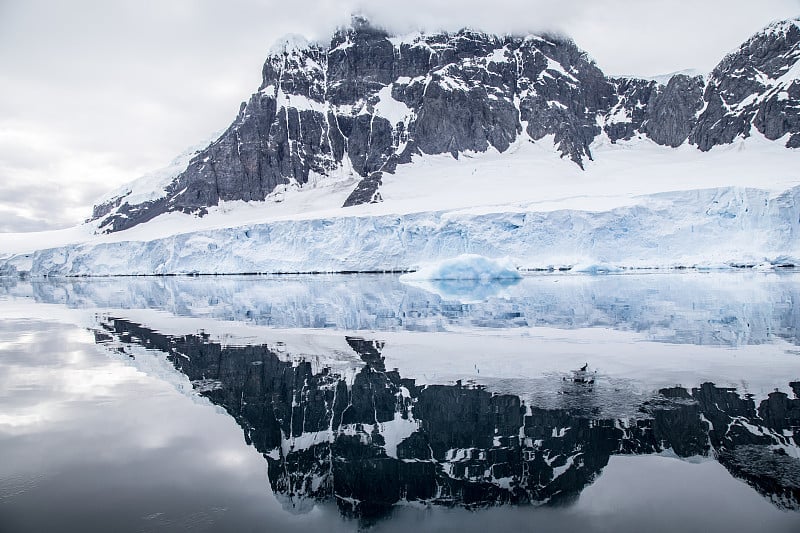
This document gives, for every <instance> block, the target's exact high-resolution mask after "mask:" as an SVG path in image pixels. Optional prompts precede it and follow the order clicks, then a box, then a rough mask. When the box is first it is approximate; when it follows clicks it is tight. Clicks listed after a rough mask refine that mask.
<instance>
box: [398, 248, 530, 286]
mask: <svg viewBox="0 0 800 533" xmlns="http://www.w3.org/2000/svg"><path fill="white" fill-rule="evenodd" d="M521 277H522V276H521V275H520V273H519V272H518V271H517V267H516V266H515V265H514V263H513V262H512V261H511V259H509V258H507V257H505V258H502V259H491V258H489V257H484V256H482V255H478V254H461V255H459V256H458V257H454V258H452V259H445V260H443V261H438V262H436V263H432V264H428V265H426V266H424V267H423V268H420V269H419V270H417V271H416V272H410V273H408V274H403V275H402V276H400V280H401V281H422V280H459V281H463V280H474V281H481V282H488V281H491V280H513V279H520V278H521Z"/></svg>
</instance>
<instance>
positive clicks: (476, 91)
mask: <svg viewBox="0 0 800 533" xmlns="http://www.w3.org/2000/svg"><path fill="white" fill-rule="evenodd" d="M798 43H800V26H799V25H798V19H791V20H786V21H780V22H776V23H774V24H772V25H770V26H767V27H766V28H764V29H763V30H761V31H760V32H758V33H756V34H754V35H753V37H751V38H750V39H749V40H748V41H746V42H745V43H744V44H743V45H742V46H741V47H740V48H739V49H738V50H736V51H734V52H732V53H731V54H728V55H727V56H726V57H725V58H724V59H723V60H722V61H721V62H720V64H719V65H718V66H717V68H715V69H714V71H712V73H711V74H710V75H709V76H708V79H707V80H704V79H703V77H702V76H687V75H685V74H676V75H674V76H672V77H671V78H670V79H669V81H668V82H667V83H666V85H662V84H659V83H658V82H657V81H654V80H646V79H636V78H627V77H619V78H613V77H608V76H606V75H605V74H603V73H602V71H600V69H599V68H598V67H597V66H596V65H595V64H594V63H593V62H592V61H591V60H590V59H589V57H588V56H587V54H586V53H585V52H584V51H582V50H580V49H579V48H578V47H577V46H576V45H575V43H574V42H572V41H571V40H569V39H568V38H565V37H563V36H558V35H545V36H532V35H529V36H525V37H521V36H496V35H489V34H486V33H482V32H478V31H474V30H461V31H459V32H455V33H452V32H450V33H448V32H438V33H432V34H422V33H419V34H411V35H409V36H404V37H393V36H391V35H390V34H389V33H388V32H386V31H385V30H382V29H380V28H376V27H374V26H372V25H371V24H370V23H369V22H368V21H367V20H366V19H363V18H357V17H356V18H354V20H353V24H352V25H351V27H349V28H344V29H340V30H339V31H337V32H336V33H335V34H334V36H333V38H332V39H331V41H330V43H329V44H328V45H327V46H326V45H324V44H320V43H309V42H308V41H306V40H305V39H304V38H297V37H292V38H290V39H289V40H286V39H283V40H279V43H278V47H277V48H273V50H272V53H271V55H270V56H269V57H268V58H267V60H266V61H265V63H264V66H263V68H262V83H261V85H260V87H259V90H258V92H256V93H254V94H253V95H252V96H251V97H250V99H249V100H248V101H247V102H244V103H243V104H242V106H241V107H240V112H239V115H238V116H237V118H236V120H235V121H234V122H233V124H232V125H231V126H230V127H229V128H228V129H227V130H226V131H225V132H224V133H223V134H222V135H221V136H220V137H219V138H218V139H217V140H216V141H214V142H212V143H211V144H210V145H209V146H207V147H206V148H205V149H204V150H201V151H200V152H198V153H197V154H196V155H194V157H192V158H191V159H190V161H189V162H188V164H187V167H186V169H185V170H184V171H183V172H180V173H178V174H177V175H176V176H175V177H174V178H173V179H172V181H171V182H170V183H169V184H167V185H166V187H165V188H164V191H163V195H161V196H159V197H158V198H155V199H149V200H147V201H143V202H139V203H136V202H132V201H130V200H133V198H129V195H126V194H122V195H120V196H117V197H114V198H110V199H108V200H107V201H106V202H104V203H100V204H98V205H96V206H95V208H94V211H93V216H92V220H94V221H96V224H97V226H98V228H99V229H100V230H101V231H104V232H114V231H121V230H124V229H127V228H130V227H133V226H135V225H138V224H140V223H142V222H146V221H148V220H151V219H153V218H155V217H156V216H158V215H160V214H163V213H167V212H173V211H179V212H185V213H195V214H199V215H203V214H205V213H206V212H207V210H208V208H209V207H211V206H215V205H218V204H219V203H220V202H224V201H233V200H244V201H261V200H264V199H265V198H266V197H267V196H268V195H270V194H271V193H273V192H274V191H275V190H276V189H277V188H278V187H280V186H286V185H288V184H296V185H297V186H299V187H302V186H303V185H305V184H307V183H308V182H309V181H310V180H311V179H313V180H317V179H323V180H324V179H327V178H329V177H330V176H331V175H333V174H334V173H337V172H338V173H345V174H352V175H354V176H358V177H359V178H360V181H359V182H358V184H357V185H356V187H355V189H354V190H353V191H352V193H351V194H350V195H349V197H348V198H347V200H346V201H345V202H344V206H351V205H358V204H362V203H368V202H375V201H380V200H381V193H380V189H381V186H382V182H383V178H384V176H385V174H387V173H388V174H392V173H394V172H395V170H396V169H397V167H398V165H407V164H408V163H411V161H412V159H414V158H415V157H419V156H426V155H435V154H448V153H449V154H451V155H452V156H453V157H455V158H458V157H460V156H461V155H463V154H465V153H470V152H485V151H487V150H490V149H494V150H497V151H498V152H501V153H503V152H505V151H506V150H508V148H509V146H511V145H512V144H513V143H514V142H515V141H517V140H518V139H519V138H520V136H527V137H528V138H529V140H531V141H533V142H539V141H542V140H543V139H545V138H550V137H551V136H552V139H553V143H554V144H555V148H556V150H557V152H558V153H559V155H560V157H562V158H565V159H568V160H571V161H572V162H574V163H575V164H576V165H578V166H579V167H580V168H583V167H584V164H585V162H586V161H588V160H591V159H592V158H593V153H592V150H591V148H590V145H591V144H592V142H593V141H595V140H596V139H598V138H600V137H603V136H605V137H607V138H608V140H609V141H610V142H611V143H616V142H619V141H621V140H626V139H632V138H635V137H644V138H649V139H651V140H652V141H654V142H655V143H657V144H661V145H664V146H672V147H677V146H680V145H682V144H686V143H688V144H692V145H694V146H696V147H697V148H699V149H700V150H702V151H708V150H710V149H711V148H713V147H714V146H719V145H723V144H730V143H731V142H733V141H734V140H735V139H736V138H740V137H748V136H749V135H751V133H752V128H755V129H756V130H757V131H758V132H759V133H760V134H762V135H763V136H765V137H766V138H768V139H770V140H777V139H784V138H786V142H785V144H786V146H787V147H790V148H796V147H798V146H800V81H798V78H800V75H798V74H799V72H798V70H799V69H800V66H798V65H800V63H798V62H797V60H798V58H800V45H799V44H798ZM275 52H277V53H275ZM412 166H413V165H412ZM421 193H422V194H424V191H421ZM156 196H157V195H156Z"/></svg>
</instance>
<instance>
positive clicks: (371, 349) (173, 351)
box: [0, 273, 800, 533]
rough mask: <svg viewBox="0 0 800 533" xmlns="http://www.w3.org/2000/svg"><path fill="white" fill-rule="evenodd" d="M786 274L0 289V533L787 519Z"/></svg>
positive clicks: (620, 527) (793, 420) (733, 527)
mask: <svg viewBox="0 0 800 533" xmlns="http://www.w3.org/2000/svg"><path fill="white" fill-rule="evenodd" d="M799 395H800V274H795V273H783V274H762V273H711V274H700V273H684V274H654V275H621V276H595V277H592V276H563V275H562V276H557V275H539V276H531V277H526V278H524V279H523V280H521V281H520V282H519V283H515V284H493V285H480V284H477V285H476V284H470V283H440V284H427V285H420V286H408V285H405V284H403V283H401V282H399V281H398V279H397V278H396V277H394V276H321V277H282V278H227V277H226V278H186V279H184V278H160V279H152V278H148V279H111V280H103V279H96V280H67V281H46V282H28V281H17V280H7V279H6V280H0V532H3V533H7V532H36V531H56V530H57V531H76V532H77V531H80V532H89V531H98V532H99V531H136V532H140V531H141V532H149V531H153V532H162V531H242V532H246V531H259V532H261V531H263V532H273V531H356V530H370V531H408V530H410V529H413V530H416V531H458V532H464V531H504V530H509V531H514V530H519V531H532V530H542V531H576V530H579V529H580V530H585V531H675V530H681V531H698V532H700V531H787V532H788V531H800V512H798V510H799V509H800V446H799V445H800V399H798V396H799Z"/></svg>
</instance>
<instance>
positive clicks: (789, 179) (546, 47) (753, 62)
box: [0, 18, 800, 276]
mask: <svg viewBox="0 0 800 533" xmlns="http://www.w3.org/2000/svg"><path fill="white" fill-rule="evenodd" d="M798 59H800V19H794V20H787V21H782V22H777V23H774V24H772V25H770V26H768V27H767V28H765V29H763V30H762V31H760V32H758V33H756V34H755V35H754V36H753V37H751V38H750V39H749V40H748V41H747V42H745V43H744V44H743V45H742V46H741V47H740V48H739V49H737V50H736V51H734V52H732V53H731V54H729V55H728V56H727V57H725V58H724V59H723V60H722V61H721V62H720V64H719V65H718V66H717V67H716V68H715V69H714V71H713V72H711V73H710V74H709V75H708V76H699V75H694V73H692V72H689V73H686V72H683V73H673V74H671V75H667V76H664V77H659V78H656V79H639V78H632V77H609V76H606V75H604V74H603V72H601V71H600V69H599V68H598V67H597V66H596V65H595V64H594V63H593V62H592V61H591V59H590V58H589V57H588V56H587V55H586V54H585V53H584V52H583V51H581V50H580V49H578V47H577V46H576V45H575V44H574V43H573V42H572V41H571V40H569V39H568V38H565V37H562V36H556V35H544V36H534V35H528V36H495V35H488V34H485V33H480V32H475V31H468V30H462V31H459V32H457V33H433V34H419V33H417V34H412V35H405V36H400V37H396V36H391V35H389V34H388V33H387V32H386V31H384V30H382V29H379V28H375V27H373V26H371V25H370V24H369V23H368V22H367V21H365V20H363V19H359V18H355V19H354V20H353V24H352V26H351V27H348V28H345V29H342V30H340V31H338V32H337V33H336V34H335V35H334V36H333V38H332V39H331V41H330V43H324V44H321V43H309V42H307V41H306V40H305V39H303V38H301V37H297V36H292V37H288V38H285V39H283V40H281V41H280V42H279V43H278V44H277V45H276V46H275V47H274V48H273V49H272V51H271V53H270V55H269V57H268V58H267V61H266V63H265V64H264V68H263V81H262V84H261V86H260V87H259V89H258V91H257V92H256V93H255V94H253V95H252V96H251V97H250V99H249V100H248V101H247V102H245V103H243V104H242V106H241V109H240V112H239V115H238V116H237V118H236V119H235V121H234V122H233V124H231V126H230V127H229V128H228V129H227V130H226V131H225V132H224V133H222V134H221V135H220V136H219V137H218V138H217V139H216V140H214V141H213V142H211V143H210V144H208V145H207V146H205V147H204V148H200V149H192V150H190V151H188V152H187V153H185V154H184V155H183V156H182V157H181V158H178V159H177V160H176V161H175V162H174V163H173V164H172V165H170V166H169V167H168V168H166V169H164V170H163V171H159V172H155V173H153V174H151V175H148V176H146V177H145V178H144V179H142V180H139V181H137V182H134V183H133V184H131V185H130V186H127V187H123V188H122V189H120V190H118V191H116V192H114V193H112V194H110V195H109V196H108V197H106V198H105V199H104V200H102V201H100V202H99V203H98V204H97V205H96V206H95V208H94V213H93V217H92V219H91V220H90V221H87V223H86V224H84V225H82V226H79V227H76V228H73V229H70V230H63V231H60V232H50V233H41V234H36V235H31V234H1V235H0V274H4V273H5V274H15V273H19V272H30V273H32V274H33V275H55V276H62V275H66V276H71V275H120V274H179V273H243V272H320V271H321V272H329V271H337V272H342V271H384V270H409V269H416V268H419V267H420V266H422V265H423V264H424V263H425V262H429V261H437V260H441V259H447V258H450V257H454V256H457V255H459V254H464V253H472V254H482V255H486V256H492V257H502V256H510V257H512V258H513V259H514V260H515V262H516V264H517V265H518V266H519V267H522V268H534V269H539V268H544V269H548V268H577V269H587V268H588V269H593V268H595V266H596V265H598V264H601V265H603V268H608V267H611V268H617V267H633V268H650V267H696V266H704V267H708V266H719V265H728V266H757V265H763V266H769V265H771V266H779V265H781V266H785V265H797V264H800V239H798V235H800V170H798V169H800V167H799V166H798V165H797V163H798V161H800V159H798V151H797V149H798V148H799V147H800V70H798V69H800V62H798ZM593 265H594V266H593Z"/></svg>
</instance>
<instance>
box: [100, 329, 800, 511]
mask: <svg viewBox="0 0 800 533" xmlns="http://www.w3.org/2000/svg"><path fill="white" fill-rule="evenodd" d="M101 326H102V327H101V328H100V329H98V331H97V332H96V338H97V341H98V342H99V343H105V344H108V345H109V347H110V348H112V349H117V350H119V351H122V353H126V352H125V348H126V346H125V345H130V344H137V345H141V346H144V347H147V348H151V349H156V350H160V351H163V352H165V353H166V354H167V357H168V359H169V361H171V363H172V364H173V365H174V366H175V367H176V368H177V369H178V370H180V371H181V372H183V373H184V374H186V375H187V376H188V377H189V379H190V380H191V381H192V383H193V385H194V386H195V389H196V390H198V391H199V392H200V393H201V394H202V395H203V396H206V397H207V398H209V399H210V400H211V401H212V402H214V403H215V404H218V405H221V406H223V407H224V408H225V409H226V410H227V411H228V412H229V413H230V414H231V415H232V416H233V417H234V418H235V419H236V420H237V422H238V423H239V425H240V426H241V427H242V428H243V430H244V435H245V439H246V440H247V442H248V443H249V444H252V445H253V446H254V447H255V448H256V449H258V450H259V451H260V452H261V453H262V454H263V455H264V457H265V458H266V460H267V461H268V463H269V481H270V484H271V485H272V488H273V490H274V492H275V493H276V494H277V495H278V497H279V498H282V499H283V500H284V502H285V505H286V506H287V507H288V508H290V509H293V510H295V511H303V510H306V509H308V508H310V506H311V505H312V504H313V501H315V500H323V499H335V501H336V502H337V504H338V506H339V508H340V510H341V511H342V513H344V514H346V515H349V516H357V517H359V518H360V519H362V520H365V521H366V522H367V523H368V522H369V521H371V520H375V519H378V518H380V517H382V516H385V515H386V514H388V513H389V512H391V509H392V508H393V506H394V505H396V504H398V503H402V502H413V501H417V502H423V503H425V504H438V505H458V506H465V507H468V508H473V507H480V506H487V505H496V504H504V503H512V504H527V503H531V504H550V505H557V504H563V503H569V502H571V501H574V500H575V499H576V498H577V496H578V495H579V494H580V493H581V491H582V490H583V489H584V488H585V487H586V486H588V485H589V484H591V483H592V481H593V480H594V479H595V478H596V477H597V476H598V475H599V474H600V472H601V471H602V469H603V468H604V467H605V466H606V465H607V464H608V461H609V458H610V457H611V456H612V455H615V454H652V453H661V452H669V451H671V452H672V453H674V454H676V455H677V456H679V457H693V456H711V457H715V458H716V459H717V460H718V461H719V462H720V463H721V464H722V465H724V466H725V468H727V469H728V470H729V471H730V472H731V473H732V474H733V475H734V476H736V477H738V478H741V479H743V480H744V481H745V482H747V483H748V484H749V485H751V486H752V487H753V488H754V489H755V490H757V491H758V492H760V493H761V494H763V495H764V496H765V497H767V498H769V499H770V500H771V501H772V502H773V503H774V504H775V505H777V506H779V507H782V508H790V509H798V508H800V460H798V458H797V457H798V456H797V452H798V449H800V448H798V445H800V399H797V398H795V399H792V398H789V397H788V395H786V394H784V393H781V392H774V393H772V394H770V395H769V398H767V399H765V400H764V401H762V402H761V403H760V405H758V406H756V404H755V402H754V401H753V400H752V399H751V398H749V397H747V396H745V397H742V396H740V395H739V394H738V393H737V392H736V391H735V390H734V389H728V388H721V387H716V386H714V385H713V384H712V383H704V384H702V385H701V386H700V387H697V388H693V389H691V391H689V390H687V389H684V388H680V387H674V388H668V389H662V390H661V391H659V394H658V395H656V396H654V397H653V398H651V399H650V400H648V401H645V402H644V403H643V404H642V405H641V407H640V412H641V416H640V417H638V418H634V419H602V418H598V417H597V416H594V415H593V414H592V411H593V410H592V409H591V408H590V409H577V408H576V409H541V408H538V407H535V406H528V405H525V404H524V403H523V402H522V401H521V400H520V398H519V397H518V396H515V395H510V394H492V393H490V392H488V391H487V390H485V389H484V388H482V387H475V386H464V385H462V384H461V383H460V382H459V383H456V384H453V385H430V386H418V385H416V384H415V382H414V380H413V379H404V378H402V377H401V375H400V374H399V372H398V371H397V370H391V371H386V369H385V367H384V360H383V358H382V356H381V349H382V348H383V344H382V343H381V342H376V341H369V340H365V339H360V338H355V337H348V338H346V340H347V343H348V344H349V345H350V346H351V347H352V348H353V350H354V351H355V352H356V353H357V354H358V355H359V356H360V358H361V359H362V360H363V362H364V364H363V366H362V367H361V368H360V370H356V371H355V372H354V373H353V375H352V376H344V375H339V374H337V373H335V372H333V371H331V370H330V369H327V368H319V369H314V368H313V365H312V364H311V363H310V362H308V361H303V360H299V361H289V360H286V357H285V355H284V356H283V357H281V356H279V354H278V353H277V352H276V351H275V350H274V349H272V348H270V347H269V346H242V347H223V346H221V345H220V344H218V343H214V342H210V341H209V339H208V338H207V337H206V336H204V335H185V336H167V335H163V334H160V333H157V332H154V331H152V330H149V329H147V328H144V327H142V326H139V325H136V324H133V323H131V322H128V321H124V320H116V319H109V320H105V321H103V322H102V324H101ZM565 386H568V387H569V389H568V390H569V393H570V394H577V395H581V394H583V395H587V396H588V395H591V391H592V387H593V385H592V384H591V383H589V382H588V380H585V381H574V380H571V379H570V380H565ZM790 386H791V387H792V389H793V390H794V391H795V396H798V392H799V389H800V383H791V384H790ZM566 390H567V389H565V392H566Z"/></svg>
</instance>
